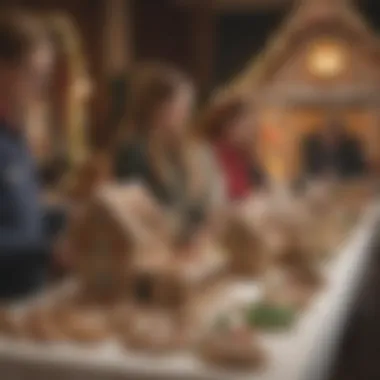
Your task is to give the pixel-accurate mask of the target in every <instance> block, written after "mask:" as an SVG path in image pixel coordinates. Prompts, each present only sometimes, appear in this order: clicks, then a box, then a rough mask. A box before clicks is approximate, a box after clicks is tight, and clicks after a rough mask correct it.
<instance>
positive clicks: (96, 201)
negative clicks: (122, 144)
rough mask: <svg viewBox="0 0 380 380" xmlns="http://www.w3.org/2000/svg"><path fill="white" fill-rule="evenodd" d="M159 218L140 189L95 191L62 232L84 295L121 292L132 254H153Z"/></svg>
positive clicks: (117, 187) (107, 295)
mask: <svg viewBox="0 0 380 380" xmlns="http://www.w3.org/2000/svg"><path fill="white" fill-rule="evenodd" d="M163 218H164V217H163V215H162V214H161V213H160V210H159V208H158V207H156V205H155V204H154V203H153V202H152V201H151V198H150V197H149V195H148V194H146V193H145V191H144V189H142V188H141V187H140V186H139V185H128V186H123V185H105V186H102V187H101V188H99V190H98V191H96V192H95V193H94V194H93V196H92V197H91V198H90V201H89V202H88V204H87V205H86V206H85V207H84V208H83V210H81V211H80V213H78V214H77V215H76V217H75V219H74V220H73V221H72V223H70V224H69V226H68V231H67V235H68V240H69V246H70V250H72V251H73V253H74V256H75V258H76V262H75V268H76V274H77V277H78V278H79V280H80V282H81V284H82V288H83V289H84V290H85V292H86V293H87V294H88V295H92V296H96V297H100V298H103V297H104V298H115V297H117V296H120V295H123V294H125V292H126V286H127V279H128V275H129V269H130V266H131V262H132V255H137V254H138V252H140V251H144V250H151V251H152V252H149V253H151V254H152V257H153V256H154V254H155V252H154V251H155V249H158V247H159V246H160V244H161V243H160V242H159V240H160V239H159V238H158V237H159V236H160V231H163V227H162V226H163V225H164V224H165V223H162V220H163ZM153 230H154V231H155V233H152V231H153ZM156 237H157V239H155V238H156ZM160 238H162V240H161V241H164V234H162V236H160ZM153 240H154V241H153ZM156 240H157V241H156Z"/></svg>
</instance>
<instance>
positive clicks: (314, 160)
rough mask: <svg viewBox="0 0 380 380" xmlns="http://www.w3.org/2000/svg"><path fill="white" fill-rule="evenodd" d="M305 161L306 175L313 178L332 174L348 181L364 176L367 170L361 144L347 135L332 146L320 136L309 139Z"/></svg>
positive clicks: (316, 135) (304, 148) (304, 147)
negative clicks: (328, 173)
mask: <svg viewBox="0 0 380 380" xmlns="http://www.w3.org/2000/svg"><path fill="white" fill-rule="evenodd" d="M303 159H304V165H305V171H306V174H307V176H311V177H318V176H323V175H324V174H326V173H327V172H332V173H334V174H335V175H336V176H337V177H338V178H341V179H348V178H352V177H358V176H360V175H363V174H364V173H365V172H366V169H367V167H366V162H365V159H364V156H363V152H362V148H361V146H360V142H359V141H357V140H356V139H355V138H352V137H351V136H348V135H346V134H343V135H342V136H341V137H340V138H339V139H338V141H337V143H336V144H335V145H332V146H328V145H327V144H326V143H325V142H324V140H323V137H322V136H320V135H319V134H313V135H311V136H309V137H307V138H306V139H305V140H304V144H303Z"/></svg>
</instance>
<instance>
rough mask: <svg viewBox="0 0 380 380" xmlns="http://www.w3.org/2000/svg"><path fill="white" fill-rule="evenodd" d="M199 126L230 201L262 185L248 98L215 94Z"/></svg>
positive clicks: (243, 196) (254, 126)
mask: <svg viewBox="0 0 380 380" xmlns="http://www.w3.org/2000/svg"><path fill="white" fill-rule="evenodd" d="M200 128H201V133H202V134H203V135H204V136H205V139H206V140H207V141H208V142H209V143H210V145H211V147H212V149H213V152H214V156H215V158H216V161H217V163H218V166H219V168H220V170H221V172H222V176H223V180H224V184H225V187H226V193H227V197H228V199H229V200H230V201H240V200H244V199H245V198H246V197H248V196H250V194H251V193H252V191H253V189H254V188H258V187H259V188H261V187H262V186H264V185H265V175H264V173H263V171H262V170H261V168H260V165H259V163H258V160H257V155H256V147H255V135H256V121H255V112H254V109H253V105H252V103H251V102H250V101H249V100H248V99H245V98H244V97H242V96H239V95H233V94H231V95H225V96H222V97H219V98H216V99H215V100H214V101H212V102H211V104H210V105H209V106H208V108H207V109H206V111H205V114H204V116H203V121H202V122H201V123H200Z"/></svg>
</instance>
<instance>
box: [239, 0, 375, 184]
mask: <svg viewBox="0 0 380 380" xmlns="http://www.w3.org/2000/svg"><path fill="white" fill-rule="evenodd" d="M379 46H380V45H379V43H378V39H377V37H376V36H375V34H374V33H373V32H372V31H371V29H370V28H369V27H368V25H367V24H366V23H365V21H364V20H363V19H362V17H361V16H360V15H359V12H358V11H357V10H356V9H355V8H354V6H353V4H351V1H350V0H299V1H298V2H297V6H296V7H295V9H294V10H293V12H292V13H291V15H290V16H289V18H288V19H287V20H286V22H285V24H284V26H283V27H282V28H281V29H280V30H279V32H278V33H277V34H276V36H275V38H274V40H273V41H271V42H270V44H269V46H268V47H267V48H266V49H265V50H264V52H263V54H262V55H261V56H260V57H259V58H257V59H254V62H253V63H252V64H250V65H248V68H247V70H245V71H244V72H243V73H242V74H241V75H240V76H239V78H237V79H236V80H235V81H234V82H233V85H232V90H233V91H242V92H245V93H247V94H255V95H256V98H257V99H256V101H257V103H258V109H259V119H260V126H261V132H262V133H261V134H260V136H261V137H260V141H259V143H258V149H259V150H260V156H261V158H262V161H263V163H264V165H265V167H266V169H267V171H268V173H270V175H271V176H272V178H275V179H276V180H278V181H285V182H289V181H291V180H294V179H297V178H300V177H301V176H302V174H303V171H304V169H305V168H304V159H303V155H302V149H301V148H302V142H303V141H305V140H304V139H305V137H307V136H308V135H309V134H311V133H313V132H316V131H318V129H320V128H323V127H324V126H328V125H330V123H331V121H332V120H333V121H334V122H335V123H336V122H338V123H339V125H342V126H343V127H344V128H345V129H346V130H347V131H348V132H349V134H351V135H352V136H354V137H355V138H356V139H357V141H359V142H360V146H361V149H362V153H363V155H364V156H365V158H366V160H367V162H369V164H370V166H371V167H373V166H376V167H377V165H378V164H379V162H380V156H379V150H378V149H377V145H378V141H379V138H380V135H379V134H380V131H379V128H378V126H379V121H380V120H379V119H380V115H379V111H378V109H379V101H380V97H379V95H380V71H379V62H380V59H379V58H380V49H379Z"/></svg>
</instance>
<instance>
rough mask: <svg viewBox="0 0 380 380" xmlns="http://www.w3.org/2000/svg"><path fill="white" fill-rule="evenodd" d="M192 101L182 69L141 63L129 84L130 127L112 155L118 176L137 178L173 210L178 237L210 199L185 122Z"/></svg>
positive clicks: (196, 222)
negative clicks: (142, 64)
mask: <svg viewBox="0 0 380 380" xmlns="http://www.w3.org/2000/svg"><path fill="white" fill-rule="evenodd" d="M193 105H194V87H193V85H192V83H191V81H190V79H188V78H187V77H186V75H184V74H183V73H182V72H180V71H178V70H177V69H175V68H173V67H170V66H167V65H161V64H152V65H148V66H146V67H144V68H142V69H141V70H140V72H139V73H138V74H137V75H136V77H135V82H134V83H132V84H131V104H130V107H129V113H130V122H129V125H130V128H129V129H128V128H126V129H125V130H124V132H125V133H126V137H125V139H124V140H123V141H122V143H121V144H119V147H118V148H117V153H116V157H115V161H114V172H115V176H116V178H117V179H118V180H119V181H131V180H132V181H139V182H141V183H142V184H143V185H144V186H145V187H146V188H147V189H148V190H149V191H150V193H151V194H152V195H153V197H154V198H155V199H156V200H157V201H158V202H159V203H160V204H161V205H163V206H164V207H165V208H166V209H167V210H168V211H169V212H170V213H171V215H173V216H174V219H175V220H176V222H175V223H174V224H175V225H176V226H177V227H176V228H178V231H176V233H175V234H176V238H178V239H179V241H186V240H187V239H189V238H190V237H191V236H192V235H193V233H195V231H197V230H198V228H199V227H200V226H201V225H202V224H203V222H204V221H205V219H206V218H207V215H208V207H209V206H211V204H212V202H213V199H212V198H213V196H212V195H211V193H212V192H213V191H212V190H211V188H210V187H211V186H209V185H211V182H212V181H211V180H210V177H209V176H208V174H205V172H204V170H203V169H204V166H205V165H203V164H204V162H203V163H201V161H202V158H201V157H200V150H199V149H198V148H197V147H198V144H197V143H196V142H195V140H194V139H193V138H192V136H191V135H190V130H189V128H188V126H189V123H190V119H191V115H192V111H193ZM207 180H208V183H206V182H207Z"/></svg>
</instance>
